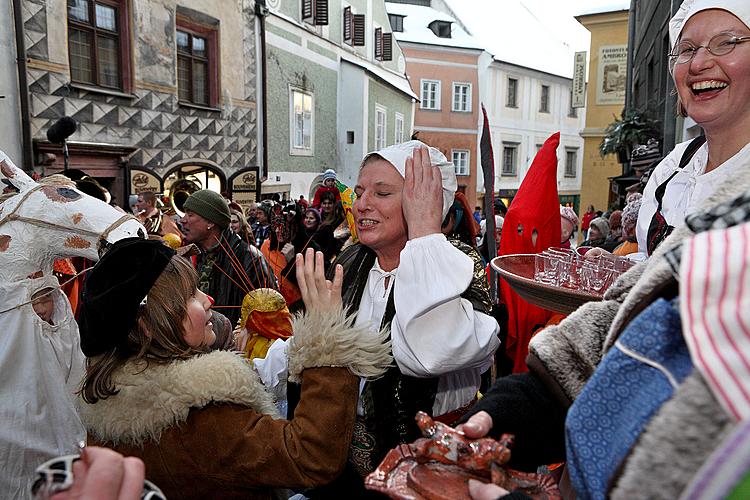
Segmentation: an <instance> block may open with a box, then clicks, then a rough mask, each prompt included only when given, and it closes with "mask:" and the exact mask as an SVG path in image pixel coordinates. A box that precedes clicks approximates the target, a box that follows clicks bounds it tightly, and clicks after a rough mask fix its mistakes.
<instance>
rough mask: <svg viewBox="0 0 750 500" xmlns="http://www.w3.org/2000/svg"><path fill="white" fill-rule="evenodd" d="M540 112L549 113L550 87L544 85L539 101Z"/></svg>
mask: <svg viewBox="0 0 750 500" xmlns="http://www.w3.org/2000/svg"><path fill="white" fill-rule="evenodd" d="M539 112H540V113H549V85H542V96H541V99H539Z"/></svg>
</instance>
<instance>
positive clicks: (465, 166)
mask: <svg viewBox="0 0 750 500" xmlns="http://www.w3.org/2000/svg"><path fill="white" fill-rule="evenodd" d="M453 167H454V168H455V169H456V175H469V151H467V150H465V149H454V150H453Z"/></svg>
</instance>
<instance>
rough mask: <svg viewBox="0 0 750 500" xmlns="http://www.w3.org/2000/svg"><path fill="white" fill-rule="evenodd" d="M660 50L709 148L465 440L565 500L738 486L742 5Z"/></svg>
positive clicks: (481, 411) (671, 173)
mask: <svg viewBox="0 0 750 500" xmlns="http://www.w3.org/2000/svg"><path fill="white" fill-rule="evenodd" d="M670 37H671V42H672V51H671V59H672V63H673V64H672V74H673V77H674V80H675V86H676V88H677V93H678V95H679V99H680V107H681V109H682V110H683V111H684V112H685V113H687V115H688V116H690V117H692V118H693V120H695V121H696V123H698V124H699V125H700V126H701V127H703V129H704V131H705V134H706V142H705V144H697V143H696V144H695V145H693V146H692V148H691V147H690V145H689V144H687V143H686V144H681V145H678V146H677V147H676V148H675V151H674V152H673V153H671V154H670V155H669V156H668V157H667V158H666V159H665V160H664V161H663V162H662V163H661V164H660V165H659V166H658V167H657V169H656V171H655V172H654V174H653V175H652V176H651V179H650V181H649V185H648V186H647V188H646V192H645V193H644V196H643V199H642V200H643V201H642V203H643V204H642V207H641V208H640V210H639V216H638V223H637V224H638V232H639V234H638V241H639V246H642V245H644V244H645V243H646V242H648V243H650V244H651V245H650V246H651V248H650V257H649V259H648V260H647V261H646V262H643V263H640V264H638V265H636V266H634V267H633V268H631V269H630V270H629V271H628V272H626V273H625V274H624V275H622V276H621V277H620V278H619V280H618V281H616V282H615V283H614V284H613V285H612V287H611V288H610V289H609V290H608V291H607V293H606V294H605V296H604V300H602V301H600V302H590V303H587V304H584V305H583V306H581V307H580V308H579V309H578V310H576V311H575V312H573V313H571V314H570V315H569V316H568V317H567V318H566V319H565V320H563V321H562V322H561V323H560V324H559V325H556V326H552V327H548V328H546V329H544V330H543V331H541V332H540V333H539V334H537V335H536V336H535V337H534V338H533V339H532V341H531V343H530V344H529V357H528V358H527V364H528V366H529V368H530V372H529V373H528V374H522V375H517V376H513V377H505V378H502V379H499V380H498V382H497V383H496V384H495V386H493V387H492V389H490V391H488V393H487V394H485V397H484V398H482V399H481V400H480V401H479V403H477V405H476V406H475V407H474V408H472V410H471V413H473V415H472V416H471V417H470V418H469V419H468V422H467V423H466V424H464V427H463V430H464V432H465V433H466V434H467V435H469V436H471V437H479V436H482V435H484V434H486V433H487V432H488V431H489V430H490V429H491V433H492V435H493V436H496V435H499V434H500V433H504V432H510V433H513V434H515V436H516V441H515V446H514V448H513V453H512V455H511V464H510V465H511V467H514V466H515V468H521V469H525V470H534V468H535V467H536V466H538V465H540V464H545V463H554V462H559V461H562V460H565V461H566V467H567V469H568V476H569V478H570V480H571V484H572V487H573V489H574V490H575V494H576V495H577V496H578V498H614V499H618V498H628V499H629V498H663V499H672V498H726V497H727V496H729V495H730V493H732V491H733V488H735V487H736V486H737V485H738V484H747V480H748V478H749V476H748V475H747V474H748V471H749V470H750V467H749V466H748V465H747V464H748V463H750V461H748V458H749V457H748V455H750V453H748V450H750V445H748V443H747V440H745V441H743V439H744V438H745V436H748V438H750V433H749V432H748V429H750V425H746V424H745V423H746V422H749V421H750V395H749V394H748V389H747V387H748V384H749V383H750V382H746V381H747V380H748V379H750V375H748V374H750V370H748V369H747V367H748V366H750V361H747V359H748V358H750V348H749V347H748V343H747V327H746V326H747V325H748V324H750V308H748V298H749V297H750V295H748V292H747V290H750V288H748V276H750V273H748V272H744V271H742V269H745V270H747V269H748V268H750V257H748V256H749V255H750V254H748V252H747V243H746V242H747V238H748V233H749V232H750V230H748V229H747V228H748V224H747V221H748V220H750V43H747V42H750V2H748V1H747V0H686V1H685V2H683V4H682V6H681V8H680V10H679V11H678V13H677V14H676V15H675V16H674V18H673V19H672V21H671V22H670ZM688 149H695V151H694V153H693V155H692V156H690V155H686V154H685V151H687V150H688ZM688 156H689V158H687V157H688ZM683 158H687V159H686V160H684V161H681V159H683ZM680 163H682V166H681V167H680ZM670 177H671V179H670ZM660 192H662V194H663V196H660V195H659V193H660ZM660 197H661V200H662V202H661V204H659V202H658V199H659V198H660ZM654 200H657V201H654ZM686 214H691V215H688V219H687V221H685V220H684V219H685V216H686ZM657 215H658V216H659V217H661V218H662V219H664V220H663V221H661V222H657V223H654V222H653V221H654V219H658V218H659V217H657ZM743 223H744V224H743ZM669 226H674V230H673V231H672V230H671V229H670V228H669ZM649 228H651V229H650V230H649ZM727 228H729V229H727ZM737 233H739V234H737ZM644 237H645V239H644ZM743 238H744V240H743ZM659 240H662V241H661V243H660V244H659ZM733 241H734V242H733ZM657 244H658V248H657V246H656V245H657ZM642 249H643V248H642ZM647 250H648V249H647ZM737 264H742V265H744V267H742V266H740V267H736V265H737ZM736 269H739V271H737V270H736ZM732 270H734V271H732ZM717 277H721V279H716V280H715V279H714V278H717ZM727 283H728V284H727ZM738 339H742V340H741V341H740V340H738ZM717 353H718V354H717ZM738 381H739V383H738ZM740 452H741V453H744V454H745V455H746V456H745V457H744V458H743V457H740V456H738V453H740ZM694 478H695V479H694ZM743 479H744V483H743ZM471 488H472V494H474V495H475V498H499V497H500V495H501V494H502V493H503V491H499V490H498V489H497V487H495V486H485V485H476V484H475V485H473V486H471ZM735 493H736V490H735ZM489 495H493V496H489ZM744 497H746V492H745V495H744V496H743V494H742V493H739V496H736V498H744Z"/></svg>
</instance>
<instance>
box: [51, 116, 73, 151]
mask: <svg viewBox="0 0 750 500" xmlns="http://www.w3.org/2000/svg"><path fill="white" fill-rule="evenodd" d="M77 128H78V124H77V123H76V121H75V120H74V119H73V118H71V117H69V116H63V117H62V118H60V119H59V120H57V121H56V122H55V123H53V124H52V126H51V127H50V128H48V129H47V140H48V141H49V142H51V143H53V144H62V143H63V142H64V141H65V139H67V138H68V137H70V136H71V135H73V134H74V133H75V131H76V129H77Z"/></svg>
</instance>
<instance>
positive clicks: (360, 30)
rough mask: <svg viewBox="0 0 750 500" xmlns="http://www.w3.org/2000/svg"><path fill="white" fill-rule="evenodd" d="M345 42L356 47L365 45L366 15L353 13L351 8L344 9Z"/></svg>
mask: <svg viewBox="0 0 750 500" xmlns="http://www.w3.org/2000/svg"><path fill="white" fill-rule="evenodd" d="M343 21H344V22H343V25H344V42H346V43H348V44H349V45H354V46H355V47H363V46H364V45H365V15H364V14H354V13H352V8H351V7H346V8H344V19H343Z"/></svg>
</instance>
